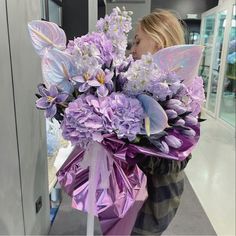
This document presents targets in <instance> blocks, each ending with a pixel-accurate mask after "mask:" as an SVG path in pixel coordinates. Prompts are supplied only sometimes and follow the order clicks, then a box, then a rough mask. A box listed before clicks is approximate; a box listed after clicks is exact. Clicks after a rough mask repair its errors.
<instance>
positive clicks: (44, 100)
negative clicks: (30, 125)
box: [36, 84, 69, 118]
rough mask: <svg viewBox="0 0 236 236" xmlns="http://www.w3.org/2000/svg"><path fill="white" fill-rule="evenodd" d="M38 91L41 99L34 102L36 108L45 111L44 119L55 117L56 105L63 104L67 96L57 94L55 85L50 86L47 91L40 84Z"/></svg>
mask: <svg viewBox="0 0 236 236" xmlns="http://www.w3.org/2000/svg"><path fill="white" fill-rule="evenodd" d="M38 90H39V93H40V95H41V96H42V97H41V98H39V99H38V100H37V101H36V107H37V108H38V109H42V110H45V115H46V118H52V117H53V116H55V115H56V113H57V106H56V104H60V103H63V102H64V101H65V100H66V99H67V98H68V96H69V95H68V94H66V93H59V91H58V89H57V87H56V86H55V85H51V86H50V88H49V89H47V88H45V87H44V85H43V84H40V85H39V86H38Z"/></svg>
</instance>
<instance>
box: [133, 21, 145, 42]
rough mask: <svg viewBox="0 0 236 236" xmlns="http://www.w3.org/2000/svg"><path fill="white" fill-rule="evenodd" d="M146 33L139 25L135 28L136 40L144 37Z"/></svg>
mask: <svg viewBox="0 0 236 236" xmlns="http://www.w3.org/2000/svg"><path fill="white" fill-rule="evenodd" d="M144 34H145V33H144V32H143V30H142V28H141V25H140V24H138V25H137V26H136V28H135V34H134V38H135V39H136V38H137V37H141V36H143V35H144Z"/></svg>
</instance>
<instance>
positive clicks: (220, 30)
mask: <svg viewBox="0 0 236 236" xmlns="http://www.w3.org/2000/svg"><path fill="white" fill-rule="evenodd" d="M226 14H227V11H226V10H224V11H222V12H219V13H218V14H217V21H218V27H217V36H216V41H215V45H214V49H213V65H212V69H211V72H210V73H211V84H210V94H208V96H209V98H208V104H207V109H208V110H209V111H211V112H212V113H215V108H216V97H217V88H218V81H219V72H220V62H221V54H222V47H223V39H224V31H225V19H226Z"/></svg>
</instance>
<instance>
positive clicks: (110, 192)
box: [57, 136, 147, 235]
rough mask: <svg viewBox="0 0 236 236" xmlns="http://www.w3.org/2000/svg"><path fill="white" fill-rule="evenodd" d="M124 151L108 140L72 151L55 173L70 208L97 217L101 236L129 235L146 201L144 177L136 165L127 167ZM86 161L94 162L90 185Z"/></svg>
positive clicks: (118, 142)
mask: <svg viewBox="0 0 236 236" xmlns="http://www.w3.org/2000/svg"><path fill="white" fill-rule="evenodd" d="M88 149H90V150H88ZM127 150H128V147H127V145H126V144H125V143H124V142H123V141H121V140H117V139H112V138H111V137H109V136H108V137H107V138H104V140H103V142H102V143H101V144H98V143H91V144H90V145H89V146H88V148H87V150H83V149H81V148H79V147H75V148H74V150H73V151H72V153H71V154H70V156H69V157H68V159H67V160H66V162H65V163H64V164H63V166H62V167H61V168H60V170H59V171H58V173H57V176H58V181H59V182H60V184H61V186H62V188H63V189H64V190H65V192H66V193H67V194H68V195H70V196H71V197H72V207H73V208H76V209H78V210H81V211H84V212H90V213H91V212H92V214H94V215H95V216H97V217H98V219H99V222H100V226H101V230H102V232H103V234H104V235H117V234H119V235H122V234H123V235H130V233H131V231H132V228H133V225H134V223H135V219H136V216H137V214H138V211H139V210H140V208H141V207H142V205H143V202H144V200H145V199H146V198H147V191H146V177H145V175H144V174H143V172H142V171H141V170H140V169H139V168H138V166H137V165H130V164H128V162H127V161H126V159H127V155H128V151H127ZM101 155H102V156H101ZM96 158H97V159H96ZM89 159H90V160H91V162H93V163H94V162H95V161H96V162H97V165H96V167H95V168H94V170H95V179H94V180H95V181H93V183H91V182H89V169H91V166H90V165H91V163H89ZM88 166H89V168H88ZM89 188H92V189H93V190H94V192H95V202H94V203H92V202H90V200H89V194H88V193H89ZM90 191H91V190H90ZM91 208H92V209H91Z"/></svg>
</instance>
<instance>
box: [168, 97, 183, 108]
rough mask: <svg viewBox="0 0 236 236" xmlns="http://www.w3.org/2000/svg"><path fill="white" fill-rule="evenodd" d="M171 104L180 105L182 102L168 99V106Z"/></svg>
mask: <svg viewBox="0 0 236 236" xmlns="http://www.w3.org/2000/svg"><path fill="white" fill-rule="evenodd" d="M173 105H179V106H181V105H182V102H181V101H180V100H178V99H170V100H169V101H168V102H167V106H168V107H171V106H173Z"/></svg>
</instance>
